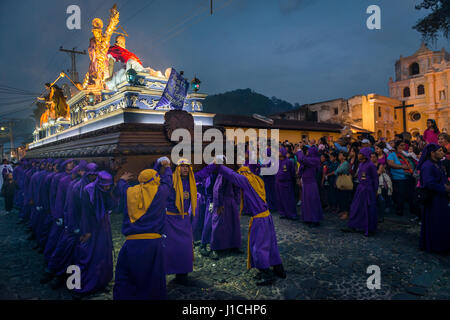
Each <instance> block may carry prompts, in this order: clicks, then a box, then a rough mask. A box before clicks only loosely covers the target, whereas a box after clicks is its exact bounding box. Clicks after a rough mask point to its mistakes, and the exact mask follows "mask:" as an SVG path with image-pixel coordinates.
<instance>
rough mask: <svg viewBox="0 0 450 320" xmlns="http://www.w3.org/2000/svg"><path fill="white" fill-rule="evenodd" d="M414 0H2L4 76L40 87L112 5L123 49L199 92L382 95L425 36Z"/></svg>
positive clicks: (303, 98) (83, 45) (302, 97)
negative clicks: (75, 19) (372, 11)
mask: <svg viewBox="0 0 450 320" xmlns="http://www.w3.org/2000/svg"><path fill="white" fill-rule="evenodd" d="M420 2H421V1H420V0H395V1H392V0H383V1H376V0H370V1H368V0H341V1H334V0H332V1H331V0H330V1H325V0H214V7H215V12H214V14H213V15H212V16H211V15H210V13H209V0H172V1H163V0H116V1H113V0H111V1H110V0H96V1H92V0H90V1H87V0H84V1H77V0H67V1H66V0H58V1H55V0H52V1H50V0H39V1H37V0H21V1H17V0H0V48H1V50H2V52H3V54H2V59H1V62H0V69H1V72H0V84H1V85H8V86H12V87H18V88H23V89H26V90H29V91H32V92H41V91H42V90H43V88H44V87H43V86H44V83H45V82H52V81H53V80H54V79H56V77H57V76H58V73H59V72H60V70H66V69H68V68H70V57H69V55H68V54H66V53H62V52H59V50H58V49H59V47H60V46H61V45H62V46H63V47H65V48H68V49H71V48H73V47H77V49H79V50H83V49H87V46H88V42H89V38H90V37H91V35H92V34H91V21H92V19H93V18H94V17H99V18H101V19H102V20H103V21H104V24H105V26H106V24H107V20H108V16H109V9H110V8H111V7H112V5H113V4H114V3H117V5H118V9H119V12H120V25H121V26H123V27H124V28H125V30H126V31H127V32H128V34H129V37H128V38H127V48H128V49H129V50H131V51H133V52H134V53H135V54H136V55H137V56H138V57H140V59H141V60H142V61H143V63H144V66H151V67H152V68H153V69H157V70H162V71H164V70H165V69H166V68H167V67H170V66H173V67H175V68H176V69H177V70H184V72H185V76H186V77H187V78H188V79H189V80H190V79H192V78H193V76H194V75H196V76H197V77H198V78H199V79H200V80H201V81H202V87H201V91H202V92H205V93H208V94H215V93H222V92H226V91H230V90H234V89H239V88H251V89H253V90H255V91H256V92H259V93H262V94H264V95H267V96H269V97H271V96H276V97H278V98H281V99H284V100H287V101H289V102H291V103H295V102H298V103H300V104H304V103H311V102H316V101H322V100H328V99H335V98H340V97H342V98H348V97H350V96H353V95H357V94H368V93H378V94H382V95H388V85H387V83H388V79H389V77H390V76H392V77H394V63H395V61H396V60H397V59H398V58H399V56H400V55H403V56H408V55H411V54H413V53H414V52H415V51H416V50H417V49H418V48H419V46H420V42H421V36H420V34H419V33H418V32H416V31H415V30H413V29H412V26H413V25H414V24H415V22H416V21H417V20H418V19H419V18H421V17H423V16H424V15H425V14H426V13H427V12H426V11H423V10H422V11H417V10H415V9H414V5H416V4H418V3H420ZM71 4H77V5H79V6H80V8H81V30H68V29H67V27H66V19H67V17H68V16H69V15H68V14H66V8H67V7H68V6H69V5H71ZM372 4H377V5H379V6H380V7H381V10H382V12H381V27H382V29H381V30H368V29H367V27H366V19H367V18H368V16H369V15H368V14H366V9H367V7H368V6H369V5H372ZM114 37H115V36H113V38H114ZM442 47H445V48H446V50H447V51H450V44H449V41H448V40H447V39H443V38H440V39H439V40H438V42H437V44H436V46H432V47H431V49H433V50H440V49H441V48H442ZM88 64H89V58H88V56H87V55H86V56H77V67H78V72H79V76H80V78H81V79H82V78H83V77H84V74H85V73H86V71H87V67H88ZM58 84H60V85H61V84H62V82H61V83H58ZM27 106H29V105H28V104H23V105H15V106H9V107H5V106H1V107H0V119H1V120H2V119H5V117H10V116H11V117H14V118H17V117H27V116H28V115H30V114H31V112H30V111H29V110H27V109H26V108H27ZM30 108H32V107H30ZM280 111H281V110H280ZM8 112H14V114H12V115H8V114H6V113H8Z"/></svg>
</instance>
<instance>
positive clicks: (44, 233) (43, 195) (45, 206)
mask: <svg viewBox="0 0 450 320" xmlns="http://www.w3.org/2000/svg"><path fill="white" fill-rule="evenodd" d="M55 174H56V172H49V173H48V174H47V175H46V176H45V178H44V181H43V182H42V185H41V188H40V190H39V197H40V200H41V211H42V216H43V217H42V218H43V220H42V223H41V224H40V225H39V227H38V229H37V232H36V239H37V242H38V244H39V247H40V248H42V249H44V248H45V245H46V243H47V239H48V235H49V233H50V230H51V228H52V224H53V218H52V215H51V213H50V196H49V190H50V183H51V182H52V179H53V177H54V176H55Z"/></svg>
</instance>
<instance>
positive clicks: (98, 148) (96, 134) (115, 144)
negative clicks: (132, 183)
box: [26, 73, 215, 172]
mask: <svg viewBox="0 0 450 320" xmlns="http://www.w3.org/2000/svg"><path fill="white" fill-rule="evenodd" d="M178 77H180V76H179V75H178ZM169 81H171V79H169V80H168V79H165V78H164V77H155V76H150V75H149V74H148V73H136V74H135V75H133V77H127V80H126V81H124V82H123V83H122V84H120V85H119V86H118V87H117V89H118V90H117V91H115V92H111V91H109V90H98V91H97V92H95V93H94V92H92V91H88V90H81V91H79V92H78V93H77V94H75V95H74V96H73V97H71V98H70V99H69V100H68V101H67V104H68V106H69V108H70V120H66V119H59V120H50V121H48V122H47V123H44V124H43V125H42V126H41V127H40V128H37V129H36V130H35V131H34V133H33V135H34V141H33V142H32V143H30V144H29V145H28V151H27V155H26V157H27V158H48V157H52V158H80V159H87V160H95V161H100V162H101V161H107V160H111V159H114V160H115V161H117V162H118V163H119V164H120V166H121V167H123V168H124V170H127V171H131V172H138V171H139V170H141V169H142V168H144V167H146V166H148V165H150V164H151V162H152V161H154V160H155V159H157V158H158V157H160V156H162V155H170V152H171V148H172V147H173V145H174V143H173V142H171V141H170V134H171V132H172V131H173V130H174V129H176V128H187V129H189V130H192V129H193V126H194V124H197V125H202V127H203V128H204V129H205V130H206V129H208V128H210V127H212V126H213V119H214V116H215V115H214V114H212V113H204V112H202V110H203V106H202V101H203V100H204V99H205V97H206V94H202V93H198V92H192V93H189V94H186V96H185V98H184V102H183V107H182V109H175V108H173V107H172V105H171V104H170V103H161V104H158V102H159V101H160V100H161V97H162V96H163V95H164V90H166V89H167V83H168V82H169Z"/></svg>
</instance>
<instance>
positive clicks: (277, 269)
mask: <svg viewBox="0 0 450 320" xmlns="http://www.w3.org/2000/svg"><path fill="white" fill-rule="evenodd" d="M273 273H274V274H275V275H276V276H277V277H278V278H281V279H286V271H284V268H283V265H282V264H277V265H276V266H273Z"/></svg>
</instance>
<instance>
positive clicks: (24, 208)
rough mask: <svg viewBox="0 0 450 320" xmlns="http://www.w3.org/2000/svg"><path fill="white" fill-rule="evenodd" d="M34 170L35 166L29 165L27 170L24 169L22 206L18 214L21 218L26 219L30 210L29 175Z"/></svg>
mask: <svg viewBox="0 0 450 320" xmlns="http://www.w3.org/2000/svg"><path fill="white" fill-rule="evenodd" d="M34 172H35V168H34V167H31V168H29V169H28V170H26V171H25V174H24V179H23V190H24V191H23V206H22V209H21V210H20V213H19V216H20V218H21V219H23V220H25V221H28V219H29V218H30V210H31V205H30V199H31V194H30V180H31V176H32V175H33V173H34Z"/></svg>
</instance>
